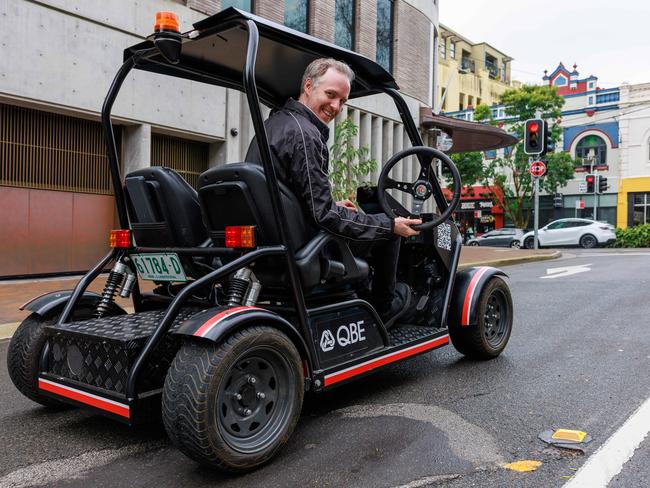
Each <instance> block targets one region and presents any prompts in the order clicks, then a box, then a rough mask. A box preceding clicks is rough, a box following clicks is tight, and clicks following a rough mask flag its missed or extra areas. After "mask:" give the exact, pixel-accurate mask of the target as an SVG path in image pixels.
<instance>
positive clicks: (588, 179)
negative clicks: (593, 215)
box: [585, 175, 596, 193]
mask: <svg viewBox="0 0 650 488" xmlns="http://www.w3.org/2000/svg"><path fill="white" fill-rule="evenodd" d="M585 183H587V193H594V191H595V189H596V175H587V176H585Z"/></svg>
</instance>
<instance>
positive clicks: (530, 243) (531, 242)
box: [524, 236, 535, 249]
mask: <svg viewBox="0 0 650 488" xmlns="http://www.w3.org/2000/svg"><path fill="white" fill-rule="evenodd" d="M534 247H535V238H534V237H532V236H531V237H526V240H524V249H533V248H534Z"/></svg>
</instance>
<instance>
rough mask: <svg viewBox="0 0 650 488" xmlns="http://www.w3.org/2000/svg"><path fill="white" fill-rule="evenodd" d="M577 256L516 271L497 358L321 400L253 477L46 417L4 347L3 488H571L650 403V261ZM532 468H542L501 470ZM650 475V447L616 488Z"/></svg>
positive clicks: (386, 375) (399, 372)
mask: <svg viewBox="0 0 650 488" xmlns="http://www.w3.org/2000/svg"><path fill="white" fill-rule="evenodd" d="M564 252H565V256H566V257H564V258H562V259H560V260H554V261H544V262H539V263H531V264H523V265H518V266H510V267H508V268H506V271H507V272H508V274H509V275H510V285H511V288H512V292H513V299H514V304H515V324H514V330H513V335H512V337H511V340H510V344H509V345H508V347H507V348H506V350H505V352H504V353H503V354H502V355H501V356H500V357H499V358H497V359H495V360H493V361H489V362H474V361H469V360H465V359H463V357H462V356H461V355H459V354H458V353H457V352H456V351H455V350H454V349H453V346H449V347H445V348H442V349H439V350H437V351H434V352H432V353H429V354H427V355H423V356H419V357H416V358H413V359H411V360H409V361H406V362H403V363H400V364H397V365H393V366H390V367H388V368H385V369H383V370H381V371H380V372H378V373H376V374H373V375H371V376H369V377H367V378H365V379H363V380H360V381H358V382H356V383H353V384H351V385H347V386H344V387H341V388H339V389H338V390H335V391H333V392H331V393H328V394H325V395H322V396H317V397H309V398H308V399H307V403H306V404H305V406H304V409H303V416H302V418H301V420H300V422H299V424H298V427H297V429H296V432H295V433H294V435H293V437H292V438H291V440H290V441H289V444H288V445H287V447H286V448H285V449H284V450H283V451H282V453H281V454H280V455H279V456H278V457H277V458H276V459H275V460H274V461H273V462H272V463H271V464H270V465H268V466H266V467H264V468H262V469H259V470H258V471H256V472H254V473H251V474H248V475H245V476H240V477H228V476H224V475H221V474H219V473H216V472H213V471H211V470H208V469H205V468H202V467H200V466H198V465H197V464H195V463H194V462H192V461H191V460H189V459H187V458H185V457H184V456H183V455H182V454H180V453H179V452H178V451H176V450H175V449H174V448H173V447H172V446H170V445H169V443H168V441H167V439H166V436H165V435H164V432H163V431H162V430H161V428H155V427H154V428H149V429H147V430H145V429H139V430H135V431H131V430H129V429H127V428H125V427H122V426H121V425H119V424H116V423H114V422H112V421H109V420H106V419H104V418H102V417H99V416H96V415H93V414H90V413H86V412H83V411H80V410H74V409H73V410H68V411H64V412H54V413H53V412H49V411H47V410H45V409H43V408H40V407H38V406H36V405H35V404H33V403H31V402H30V401H29V400H27V399H24V398H23V397H22V396H21V395H20V394H19V393H18V392H17V391H16V390H15V389H14V388H13V386H12V385H11V383H10V381H9V379H8V376H7V372H6V368H5V366H4V364H5V362H6V350H7V342H6V341H5V342H2V343H0V361H1V362H2V363H1V366H0V392H1V393H0V395H1V396H0V398H1V402H0V404H1V405H2V408H1V409H0V443H1V444H2V449H0V487H14V486H33V485H48V486H65V487H68V486H70V487H72V486H80V487H81V486H83V487H87V486H109V485H110V486H112V487H121V486H124V487H140V486H142V487H156V488H162V487H175V486H181V485H182V486H186V487H189V486H220V487H245V486H265V487H269V488H270V487H287V486H301V487H311V486H313V487H327V486H335V487H342V486H355V487H357V486H358V487H400V486H401V487H409V488H413V487H419V486H449V487H453V488H456V487H466V486H472V487H495V486H499V487H505V486H513V487H556V486H557V487H559V486H562V485H563V484H564V483H566V482H567V481H568V480H569V479H570V478H571V477H572V476H573V475H574V474H575V473H576V471H577V470H578V469H579V468H580V467H581V466H582V465H583V464H584V463H585V461H586V460H587V459H588V458H589V456H590V455H591V454H592V453H593V452H594V451H596V450H597V449H598V447H600V446H601V445H603V443H605V441H606V440H607V439H608V438H609V437H610V436H611V435H612V434H614V433H615V432H616V431H617V429H618V428H619V427H620V426H621V425H622V424H623V423H624V422H625V421H626V419H627V418H628V417H629V416H630V415H631V414H632V413H633V412H634V411H635V410H636V409H637V408H638V407H639V406H640V405H641V404H642V403H643V402H644V401H645V399H646V398H647V397H649V396H650V377H649V375H648V374H647V371H648V370H649V369H650V333H649V332H648V323H650V322H649V320H648V317H649V316H650V300H648V291H649V290H650V251H641V252H638V251H637V252H621V251H617V250H596V251H582V250H565V251H564ZM578 265H584V268H588V271H584V272H576V273H575V274H569V273H571V272H572V270H573V271H574V272H575V270H576V269H577V268H572V270H569V271H566V270H565V271H557V268H563V267H573V266H578ZM549 268H555V269H556V271H555V272H553V271H551V272H550V273H549V272H548V269H549ZM584 268H583V269H584ZM555 275H557V276H555ZM543 276H549V277H548V278H542V277H543ZM554 428H569V429H578V430H582V431H586V432H587V433H588V434H589V435H590V436H591V437H592V438H593V440H592V441H591V442H590V443H589V444H587V448H586V454H584V455H583V454H579V453H575V452H572V451H566V450H560V449H557V448H554V447H550V446H548V445H546V444H545V443H543V442H542V441H540V440H539V439H538V437H537V436H538V434H539V433H541V432H542V431H545V430H548V429H554ZM519 460H536V461H540V462H541V463H542V464H541V466H540V467H539V468H538V469H537V470H536V471H534V472H527V473H522V472H516V471H512V470H509V469H505V468H504V467H503V465H504V464H506V463H511V462H513V461H519ZM649 465H650V441H649V440H648V439H646V440H645V441H644V442H643V443H642V444H641V446H640V447H639V449H637V451H636V453H635V455H634V456H633V457H632V459H631V460H630V461H629V462H628V463H626V464H625V465H624V467H623V469H622V471H621V472H620V473H619V474H618V475H617V476H616V477H615V478H614V479H613V480H612V481H611V483H610V486H611V487H617V488H618V487H636V486H647V485H648V483H649V481H650V474H649V472H650V468H648V466H649Z"/></svg>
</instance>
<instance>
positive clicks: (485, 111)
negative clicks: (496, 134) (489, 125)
mask: <svg viewBox="0 0 650 488" xmlns="http://www.w3.org/2000/svg"><path fill="white" fill-rule="evenodd" d="M474 120H475V121H476V122H483V121H484V120H489V121H490V122H492V110H490V107H488V106H487V104H485V103H479V104H478V105H477V106H476V108H475V109H474Z"/></svg>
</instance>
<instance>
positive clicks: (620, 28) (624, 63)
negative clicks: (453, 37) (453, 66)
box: [438, 0, 650, 88]
mask: <svg viewBox="0 0 650 488" xmlns="http://www.w3.org/2000/svg"><path fill="white" fill-rule="evenodd" d="M438 5H439V20H440V23H441V24H444V25H446V26H447V27H449V28H450V29H452V30H454V31H456V32H458V33H459V34H461V35H462V36H464V37H466V38H467V39H469V40H470V41H472V42H474V43H479V42H487V43H488V44H490V45H492V46H494V47H495V48H497V49H498V50H500V51H502V52H504V53H505V54H507V55H509V56H511V57H513V58H515V59H514V61H513V62H512V78H513V79H514V80H519V81H522V82H525V83H536V84H539V83H541V81H542V80H541V77H542V76H543V74H544V70H545V69H547V70H548V72H549V74H551V73H552V72H553V70H554V69H555V68H556V67H557V65H558V63H559V62H560V61H562V62H563V63H564V65H565V66H566V67H567V68H569V69H570V70H571V69H572V68H571V66H573V63H577V64H578V72H579V73H580V78H581V79H582V78H585V77H587V76H589V75H591V74H593V75H595V76H597V77H598V85H599V86H600V87H601V88H611V87H614V86H619V85H620V84H621V83H623V82H624V81H627V82H629V83H650V1H648V0H609V1H605V0H562V1H558V0H536V1H533V0H492V1H488V0H439V2H438Z"/></svg>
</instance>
